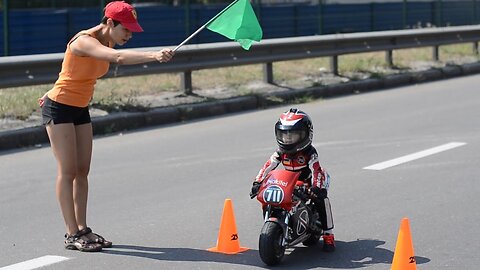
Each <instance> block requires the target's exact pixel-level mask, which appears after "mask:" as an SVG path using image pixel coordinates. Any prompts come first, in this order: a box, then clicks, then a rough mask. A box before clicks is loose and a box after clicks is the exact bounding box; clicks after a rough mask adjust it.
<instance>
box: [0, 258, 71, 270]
mask: <svg viewBox="0 0 480 270" xmlns="http://www.w3.org/2000/svg"><path fill="white" fill-rule="evenodd" d="M69 259H70V258H67V257H62V256H53V255H47V256H43V257H38V258H36V259H32V260H28V261H24V262H20V263H16V264H12V265H9V266H5V267H2V268H0V270H31V269H36V268H40V267H44V266H47V265H50V264H54V263H58V262H61V261H65V260H69Z"/></svg>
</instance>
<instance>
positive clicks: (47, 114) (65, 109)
mask: <svg viewBox="0 0 480 270" xmlns="http://www.w3.org/2000/svg"><path fill="white" fill-rule="evenodd" d="M42 119H43V124H44V125H47V124H50V123H53V124H54V125H55V124H65V123H73V124H74V125H75V126H77V125H83V124H87V123H91V122H92V120H91V119H90V113H89V112H88V107H84V108H81V107H75V106H70V105H65V104H62V103H58V102H55V101H53V100H51V99H49V98H48V97H46V98H45V102H44V103H43V106H42Z"/></svg>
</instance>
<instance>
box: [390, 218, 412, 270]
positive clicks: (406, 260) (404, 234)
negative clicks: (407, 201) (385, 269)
mask: <svg viewBox="0 0 480 270" xmlns="http://www.w3.org/2000/svg"><path fill="white" fill-rule="evenodd" d="M416 269H417V263H416V261H415V255H414V253H413V242H412V236H411V234H410V225H409V221H408V218H406V217H405V218H403V219H402V221H401V223H400V230H399V232H398V237H397V245H396V247H395V253H394V255H393V262H392V268H391V270H416Z"/></svg>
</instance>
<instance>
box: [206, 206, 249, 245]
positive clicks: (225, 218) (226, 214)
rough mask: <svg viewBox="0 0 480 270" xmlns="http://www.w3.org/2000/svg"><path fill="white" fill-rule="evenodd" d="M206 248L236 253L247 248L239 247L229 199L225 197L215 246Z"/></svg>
mask: <svg viewBox="0 0 480 270" xmlns="http://www.w3.org/2000/svg"><path fill="white" fill-rule="evenodd" d="M207 250H208V251H212V252H220V253H225V254H236V253H239V252H242V251H245V250H248V248H245V247H240V240H239V239H238V234H237V226H236V225H235V216H234V215H233V205H232V200H231V199H226V200H225V203H224V205H223V214H222V222H221V223H220V231H219V232H218V239H217V246H216V247H212V248H209V249H207Z"/></svg>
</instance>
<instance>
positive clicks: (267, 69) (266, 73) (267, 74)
mask: <svg viewBox="0 0 480 270" xmlns="http://www.w3.org/2000/svg"><path fill="white" fill-rule="evenodd" d="M263 82H265V83H270V84H272V83H273V64H272V63H271V62H269V63H265V64H263Z"/></svg>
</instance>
